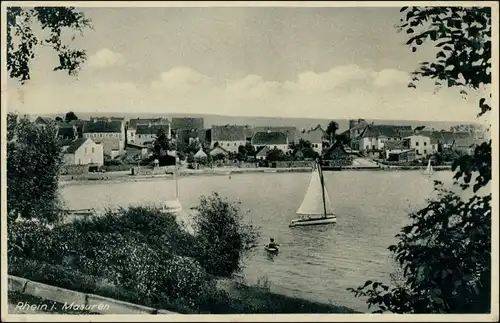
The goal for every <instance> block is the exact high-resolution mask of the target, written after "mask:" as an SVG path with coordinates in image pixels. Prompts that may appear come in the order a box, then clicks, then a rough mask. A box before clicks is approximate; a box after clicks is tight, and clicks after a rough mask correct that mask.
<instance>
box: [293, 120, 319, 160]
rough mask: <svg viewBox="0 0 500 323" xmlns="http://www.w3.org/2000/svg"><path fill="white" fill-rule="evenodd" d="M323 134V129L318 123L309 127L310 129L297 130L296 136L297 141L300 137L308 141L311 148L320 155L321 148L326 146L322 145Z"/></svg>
mask: <svg viewBox="0 0 500 323" xmlns="http://www.w3.org/2000/svg"><path fill="white" fill-rule="evenodd" d="M324 135H325V131H324V130H323V129H322V128H321V126H320V125H318V126H316V127H315V128H313V129H310V130H303V131H299V133H298V135H297V137H298V141H299V140H300V139H302V140H305V141H308V142H310V143H311V145H312V148H313V150H314V151H315V152H317V153H318V154H320V155H321V154H322V153H323V149H324V148H326V147H323V137H324Z"/></svg>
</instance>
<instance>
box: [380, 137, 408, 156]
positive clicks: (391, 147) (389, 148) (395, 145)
mask: <svg viewBox="0 0 500 323" xmlns="http://www.w3.org/2000/svg"><path fill="white" fill-rule="evenodd" d="M409 149H410V142H409V140H405V139H403V140H393V141H390V142H386V143H385V145H384V158H385V159H386V160H388V159H389V156H390V155H391V154H399V153H401V152H404V151H407V150H409Z"/></svg>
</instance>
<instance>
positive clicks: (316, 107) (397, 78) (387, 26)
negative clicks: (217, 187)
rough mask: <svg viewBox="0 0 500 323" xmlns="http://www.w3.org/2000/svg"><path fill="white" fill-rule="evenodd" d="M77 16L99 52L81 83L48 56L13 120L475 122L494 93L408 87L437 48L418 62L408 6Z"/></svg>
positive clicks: (38, 64)
mask: <svg viewBox="0 0 500 323" xmlns="http://www.w3.org/2000/svg"><path fill="white" fill-rule="evenodd" d="M76 8H77V10H79V11H81V12H83V13H84V14H85V15H87V17H88V18H90V19H91V20H92V24H93V27H94V30H86V31H85V32H84V34H83V37H81V36H80V35H79V34H76V38H75V40H74V41H73V43H71V45H72V46H74V47H75V48H81V49H85V50H87V53H88V60H87V62H86V63H85V64H84V65H83V66H82V70H81V71H80V73H79V75H78V76H77V77H72V76H68V75H67V74H66V73H65V72H61V71H53V70H52V69H53V67H54V66H55V65H57V55H55V53H53V52H52V51H50V49H48V48H46V47H43V46H42V47H39V48H37V55H36V57H35V58H34V59H33V61H32V62H31V66H30V72H31V77H32V78H31V79H30V80H29V81H28V82H27V83H26V84H24V85H20V84H19V83H17V82H15V81H14V80H8V82H7V87H8V92H9V95H8V96H7V100H8V102H7V109H8V111H12V112H14V111H18V112H19V113H22V114H24V113H36V114H41V115H43V114H61V113H65V112H67V110H69V109H71V110H73V111H74V112H75V113H76V114H78V113H87V112H86V111H89V110H90V113H92V112H93V111H95V112H102V113H108V114H116V113H125V112H126V113H134V112H137V113H138V112H139V111H150V112H151V113H166V114H168V113H183V112H186V113H197V114H207V113H209V114H217V115H228V116H229V115H231V116H245V117H257V116H262V117H289V118H303V117H306V118H318V119H335V118H337V119H339V118H366V119H387V118H391V119H396V120H422V121H441V120H447V118H449V117H450V116H453V118H454V119H456V120H457V122H474V121H475V119H476V114H477V113H478V112H479V108H478V101H479V98H480V97H481V95H483V92H482V91H483V90H484V91H487V90H488V89H481V91H473V90H468V92H469V94H468V96H467V97H466V98H462V97H461V95H460V89H459V88H446V87H444V88H442V89H440V90H439V91H437V92H436V93H434V85H433V82H432V81H430V80H422V81H421V82H419V83H417V84H416V88H410V87H408V84H409V82H410V81H411V73H412V72H413V71H414V70H415V69H417V68H418V67H419V63H420V62H422V61H426V60H429V59H434V58H435V51H436V48H435V47H434V46H433V44H432V43H429V44H428V45H426V46H422V47H421V48H419V50H418V51H417V52H415V53H412V51H411V50H410V48H409V47H408V46H407V45H406V44H405V43H406V41H407V38H408V35H406V34H404V33H398V32H397V30H396V28H395V27H394V26H395V25H396V24H398V23H399V19H400V18H401V16H400V15H401V13H400V12H399V9H400V8H399V7H376V6H375V5H374V6H373V7H328V6H326V7H321V8H318V7H307V6H304V7H175V8H174V7H154V8H151V7H149V8H148V7H91V6H89V7H84V6H82V7H78V6H76ZM375 26H376V28H374V27H375ZM68 36H69V35H68ZM68 107H71V108H68Z"/></svg>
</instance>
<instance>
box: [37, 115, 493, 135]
mask: <svg viewBox="0 0 500 323" xmlns="http://www.w3.org/2000/svg"><path fill="white" fill-rule="evenodd" d="M68 112H69V111H68ZM75 114H76V116H77V117H78V118H79V119H81V120H89V119H90V117H125V119H129V120H131V119H136V118H137V117H139V118H155V117H166V118H172V117H202V118H203V119H204V128H205V129H208V128H210V127H211V126H212V125H226V124H229V125H250V126H254V127H263V126H268V127H277V126H288V127H289V126H295V127H296V128H297V129H312V128H314V127H316V126H317V125H320V126H322V128H323V129H326V127H327V125H328V123H329V122H330V121H332V120H333V121H336V122H337V124H338V125H339V130H338V133H340V132H343V131H345V130H347V129H349V120H350V119H349V118H336V119H321V118H288V117H266V116H261V117H245V116H230V115H217V114H197V113H147V112H144V113H140V114H135V113H125V112H124V113H121V114H120V113H106V112H93V113H76V112H75ZM38 116H41V117H49V118H55V117H56V116H59V117H62V118H63V119H64V114H44V115H39V114H31V115H30V118H31V119H32V120H34V119H36V117H38ZM352 119H360V118H352ZM361 119H364V120H366V121H367V122H369V123H371V122H373V123H375V124H389V125H409V126H411V127H412V128H415V127H418V126H425V129H435V130H449V129H450V127H452V126H455V125H461V124H477V125H485V124H484V123H480V122H477V121H471V122H463V121H448V120H440V121H425V120H396V119H372V118H361Z"/></svg>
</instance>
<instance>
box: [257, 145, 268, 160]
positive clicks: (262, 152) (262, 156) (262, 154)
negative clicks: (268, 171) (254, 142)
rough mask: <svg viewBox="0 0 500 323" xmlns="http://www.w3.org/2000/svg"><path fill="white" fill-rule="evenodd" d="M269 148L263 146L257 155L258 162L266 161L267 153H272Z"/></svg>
mask: <svg viewBox="0 0 500 323" xmlns="http://www.w3.org/2000/svg"><path fill="white" fill-rule="evenodd" d="M270 150H271V149H269V147H267V146H263V147H261V148H260V149H259V150H258V151H257V153H256V154H255V158H256V159H258V160H265V159H266V157H267V153H268V152H269V151H270Z"/></svg>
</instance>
